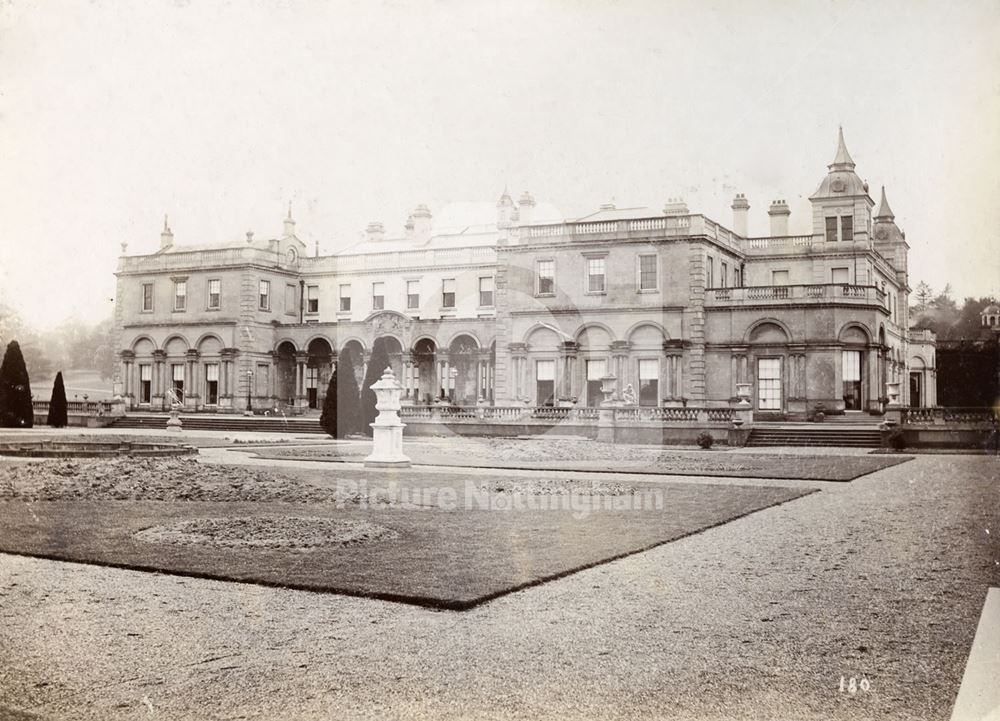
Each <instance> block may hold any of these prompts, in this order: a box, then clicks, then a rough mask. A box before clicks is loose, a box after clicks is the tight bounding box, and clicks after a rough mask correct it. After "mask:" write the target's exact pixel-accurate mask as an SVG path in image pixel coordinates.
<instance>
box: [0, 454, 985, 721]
mask: <svg viewBox="0 0 1000 721" xmlns="http://www.w3.org/2000/svg"><path fill="white" fill-rule="evenodd" d="M998 477H1000V465H998V462H997V459H995V458H988V457H955V456H951V457H943V456H941V457H939V456H922V457H919V458H917V459H916V460H914V461H912V462H910V463H906V464H903V465H901V466H896V467H893V468H890V469H887V470H884V471H880V472H878V473H875V474H872V475H870V476H866V477H864V478H861V479H859V480H857V481H854V482H852V483H850V484H830V485H828V486H825V489H824V491H823V492H822V493H816V494H812V495H810V496H808V497H806V498H803V499H800V500H798V501H795V502H794V503H789V504H785V505H783V506H779V507H776V508H772V509H768V510H766V511H762V512H760V513H756V514H753V515H751V516H748V517H746V518H743V519H740V520H738V521H735V522H732V523H729V524H726V525H724V526H721V527H718V528H714V529H711V530H708V531H706V532H705V533H702V534H699V535H696V536H692V537H689V538H686V539H683V540H681V541H678V542H675V543H671V544H667V545H665V546H662V547H659V548H657V549H654V550H652V551H649V552H647V553H643V554H639V555H637V556H632V557H629V558H627V559H623V560H621V561H617V562H615V563H611V564H607V565H604V566H600V567H597V568H594V569H591V570H589V571H585V572H582V573H579V574H576V575H574V576H571V577H568V578H565V579H562V580H560V581H557V582H553V583H549V584H545V585H543V586H540V587H537V588H534V589H530V590H528V591H524V592H521V593H517V594H513V595H511V596H507V597H504V598H501V599H498V600H496V601H493V602H491V603H489V604H486V605H485V606H482V607H480V608H477V609H474V610H472V611H469V612H464V613H455V612H433V611H428V610H423V609H419V608H414V607H409V606H404V605H399V604H392V603H382V602H377V601H366V600H360V599H351V598H345V597H340V596H334V595H321V594H309V593H302V592H293V591H282V590H278V589H266V588H259V587H252V586H243V585H238V584H227V583H221V582H213V581H201V580H193V579H183V578H176V577H170V576H160V575H154V574H144V573H137V572H129V571H119V570H113V569H105V568H96V567H89V566H80V565H74V564H66V563H58V562H51V561H41V560H36V559H29V558H20V557H13V556H0V707H3V706H13V707H18V708H22V709H26V710H30V711H35V712H38V713H41V714H43V715H44V716H45V717H46V718H51V719H61V718H66V719H70V718H72V719H107V720H109V721H110V720H116V719H149V718H156V719H223V718H225V719H236V718H240V719H289V720H291V719H296V720H303V721H308V720H311V719H316V720H319V719H324V720H325V719H339V718H344V719H348V718H349V719H369V718H371V719H376V718H377V719H381V718H400V719H409V718H428V719H439V718H444V719H488V718H518V719H521V718H523V719H528V718H560V719H634V718H677V719H724V718H755V719H834V720H839V719H876V718H885V717H888V716H891V717H893V718H900V719H947V718H948V715H949V713H950V709H951V704H952V702H953V700H954V697H955V694H956V693H957V689H958V684H959V682H960V679H961V674H962V670H963V667H964V664H965V660H966V657H967V654H968V651H969V647H970V645H971V641H972V637H973V634H974V632H975V627H976V622H977V619H978V616H979V613H980V610H981V607H982V603H983V599H984V597H985V593H986V588H987V586H989V585H994V586H996V585H1000V578H998V576H1000V574H998V569H1000V565H998V564H1000V550H998V548H997V543H996V536H997V531H998V529H1000V518H998V507H1000V504H998V502H997V501H998V500H1000V498H998V485H997V479H998ZM987 531H990V533H987ZM498 552H508V553H516V549H510V550H504V549H498ZM842 675H843V676H845V677H848V678H849V677H851V676H854V677H857V678H860V677H864V678H866V679H868V681H869V683H870V690H869V691H868V692H867V693H859V694H856V695H854V696H850V695H848V694H843V693H840V692H839V691H838V684H839V680H840V677H841V676H842Z"/></svg>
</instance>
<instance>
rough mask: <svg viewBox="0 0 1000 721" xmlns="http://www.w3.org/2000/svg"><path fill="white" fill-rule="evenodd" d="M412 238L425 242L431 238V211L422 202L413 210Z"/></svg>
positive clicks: (418, 241)
mask: <svg viewBox="0 0 1000 721" xmlns="http://www.w3.org/2000/svg"><path fill="white" fill-rule="evenodd" d="M413 239H414V240H415V241H416V242H417V243H426V242H427V241H428V240H430V239H431V211H430V208H428V207H427V206H426V205H424V204H423V203H421V204H420V205H418V206H417V207H416V209H414V211H413Z"/></svg>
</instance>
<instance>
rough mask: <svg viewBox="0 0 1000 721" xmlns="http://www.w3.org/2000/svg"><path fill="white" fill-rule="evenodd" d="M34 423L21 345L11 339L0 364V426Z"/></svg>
mask: <svg viewBox="0 0 1000 721" xmlns="http://www.w3.org/2000/svg"><path fill="white" fill-rule="evenodd" d="M34 424H35V412H34V409H33V408H32V407H31V384H30V383H29V382H28V369H27V368H26V367H25V366H24V356H23V355H21V346H20V345H19V344H18V342H17V341H16V340H12V341H11V342H10V343H8V344H7V352H6V353H4V354H3V364H2V365H0V428H31V427H32V426H33V425H34Z"/></svg>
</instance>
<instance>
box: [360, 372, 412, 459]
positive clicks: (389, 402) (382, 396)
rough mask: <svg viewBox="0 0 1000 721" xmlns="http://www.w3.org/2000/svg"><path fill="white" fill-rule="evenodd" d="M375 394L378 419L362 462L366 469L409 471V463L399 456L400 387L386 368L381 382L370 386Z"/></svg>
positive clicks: (400, 441) (401, 453)
mask: <svg viewBox="0 0 1000 721" xmlns="http://www.w3.org/2000/svg"><path fill="white" fill-rule="evenodd" d="M371 389H372V391H374V393H375V398H376V403H375V409H376V410H377V411H378V416H376V418H375V422H374V423H372V424H371V427H372V452H371V455H369V456H368V457H367V458H365V467H366V468H409V466H410V459H409V457H407V456H406V455H404V454H403V428H404V427H405V426H406V424H405V423H403V422H402V421H401V420H400V419H399V409H400V404H399V397H400V394H401V391H402V386H400V384H399V382H398V381H397V380H396V377H395V375H393V372H392V368H386V369H385V373H383V374H382V378H381V379H380V380H379V381H377V382H376V383H372V385H371Z"/></svg>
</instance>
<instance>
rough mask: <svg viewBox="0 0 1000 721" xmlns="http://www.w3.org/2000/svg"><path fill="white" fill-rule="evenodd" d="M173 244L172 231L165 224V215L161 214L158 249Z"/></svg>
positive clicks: (163, 248)
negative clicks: (161, 226)
mask: <svg viewBox="0 0 1000 721" xmlns="http://www.w3.org/2000/svg"><path fill="white" fill-rule="evenodd" d="M173 244H174V233H173V231H172V230H170V226H169V225H168V224H167V216H165V215H164V216H163V232H162V233H160V250H166V249H167V248H169V247H170V246H171V245H173Z"/></svg>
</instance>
